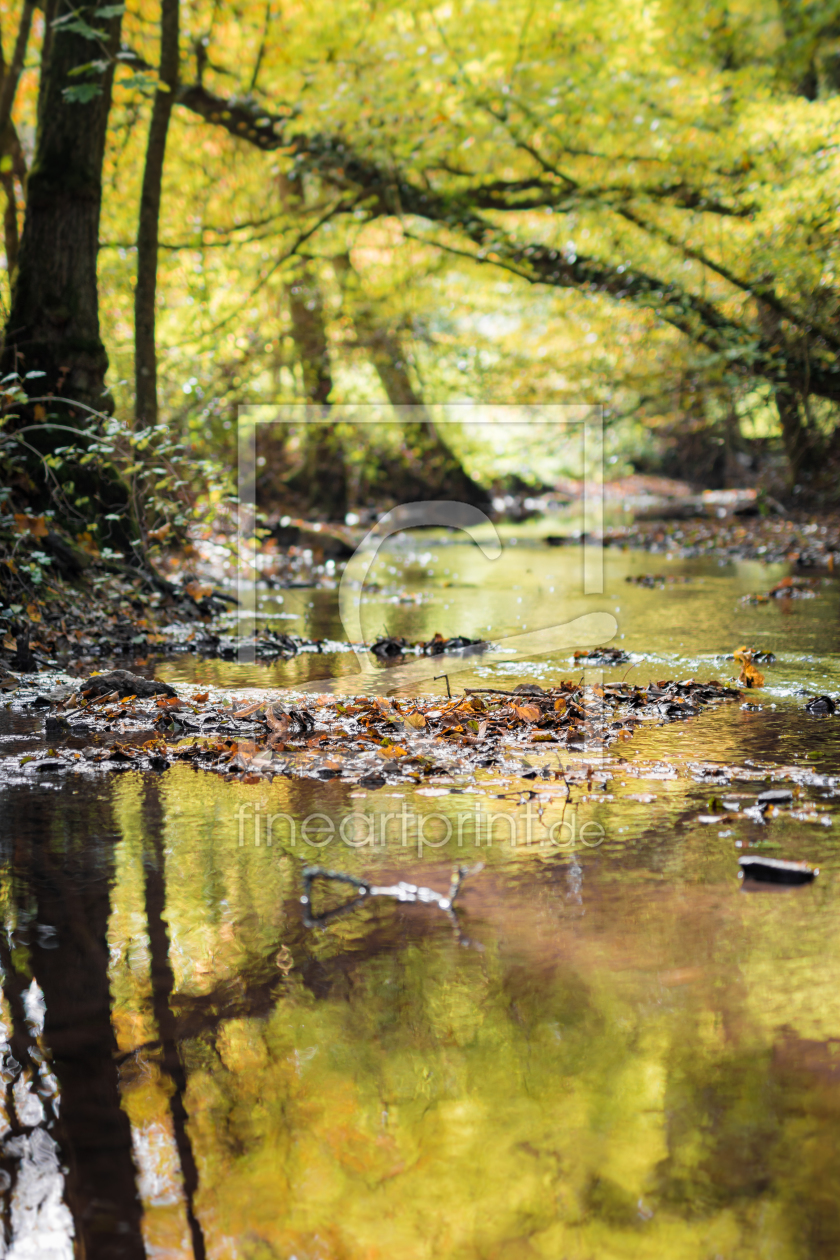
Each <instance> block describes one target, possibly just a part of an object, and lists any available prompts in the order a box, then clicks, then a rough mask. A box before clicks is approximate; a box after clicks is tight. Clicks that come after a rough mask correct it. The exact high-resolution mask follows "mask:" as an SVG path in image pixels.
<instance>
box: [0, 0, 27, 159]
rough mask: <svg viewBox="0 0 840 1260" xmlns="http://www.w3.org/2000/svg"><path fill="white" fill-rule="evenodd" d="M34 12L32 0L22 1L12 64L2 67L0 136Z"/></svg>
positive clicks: (15, 91)
mask: <svg viewBox="0 0 840 1260" xmlns="http://www.w3.org/2000/svg"><path fill="white" fill-rule="evenodd" d="M34 12H35V4H34V2H33V0H24V5H23V10H22V11H21V15H20V23H19V25H18V33H17V39H16V40H15V51H14V53H13V54H12V64H11V65H10V66H8V67H6V66H4V67H3V81H2V83H0V135H2V134H3V132H4V131H5V130H6V127H7V126H8V124H9V121H10V120H11V117H12V106H13V105H14V103H15V95H16V93H17V86H18V83H19V82H20V72H21V70H22V69H23V62H24V58H25V57H26V46H27V44H28V43H29V32H30V30H31V29H32V15H33V13H34Z"/></svg>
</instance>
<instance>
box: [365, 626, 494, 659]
mask: <svg viewBox="0 0 840 1260" xmlns="http://www.w3.org/2000/svg"><path fill="white" fill-rule="evenodd" d="M483 642H484V640H483V639H468V638H467V637H466V636H465V635H463V634H458V635H454V636H453V637H452V638H450V639H445V638H444V636H443V635H442V634H441V633H440V631H436V632H435V634H433V635H432V637H431V639H427V640H425V641H424V640H419V641H418V642H416V643H409V642H408V641H407V640H406V639H403V638H399V637H397V636H395V635H387V636H386V635H383V636H381V637H380V638H378V639H377V640H376V642H375V643H372V644H371V648H370V650H371V652H373V654H374V656H378V657H379V659H380V660H399V659H401V658H402V657H404V656H405V655H406V653H408V652H411V653H413V654H414V655H415V656H442V655H443V653H444V652H455V651H457V650H458V649H459V648H465V647H476V646H477V645H478V644H479V643H483Z"/></svg>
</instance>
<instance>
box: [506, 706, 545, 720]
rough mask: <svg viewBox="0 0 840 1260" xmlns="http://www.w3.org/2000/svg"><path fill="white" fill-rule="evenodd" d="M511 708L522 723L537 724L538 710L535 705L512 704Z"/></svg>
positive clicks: (538, 718)
mask: <svg viewBox="0 0 840 1260" xmlns="http://www.w3.org/2000/svg"><path fill="white" fill-rule="evenodd" d="M511 708H512V709H513V711H514V713H515V714H516V716H517V717H518V718H520V719H521V720H522V721H523V722H538V721H539V720H540V708H539V705H536V704H521V705H520V704H512V705H511Z"/></svg>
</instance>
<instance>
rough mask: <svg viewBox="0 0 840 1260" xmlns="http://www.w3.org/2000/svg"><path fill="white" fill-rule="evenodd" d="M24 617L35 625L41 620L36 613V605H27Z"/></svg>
mask: <svg viewBox="0 0 840 1260" xmlns="http://www.w3.org/2000/svg"><path fill="white" fill-rule="evenodd" d="M26 615H27V617H28V618H29V620H30V621H34V622H35V624H36V625H37V624H38V622H39V621H40V620H41V614H40V613H39V612H38V605H37V604H27V605H26Z"/></svg>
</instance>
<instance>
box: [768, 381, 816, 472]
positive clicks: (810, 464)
mask: <svg viewBox="0 0 840 1260" xmlns="http://www.w3.org/2000/svg"><path fill="white" fill-rule="evenodd" d="M774 395H775V399H776V410H777V411H778V413H779V423H780V424H781V426H782V444H783V446H784V448H785V455H786V456H787V462H788V481H789V484H790V486H791V488H793V486H795V485H798V484H799V482H800V481H801V479H802V478H803V477H808V476H809V474H810V473H811V472H813V469H814V462H815V459H814V457H815V454H816V452H815V450H814V443H813V439H812V436H811V434H810V433H809V431H808V428H807V425H805V424H804V423H803V420H802V412H801V409H800V406H799V399H798V398H797V396H796V394H795V393H794V391H793V390H792V389H785V388H783V387H780V386H777V387H776V389H775V390H774Z"/></svg>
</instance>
